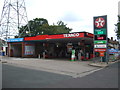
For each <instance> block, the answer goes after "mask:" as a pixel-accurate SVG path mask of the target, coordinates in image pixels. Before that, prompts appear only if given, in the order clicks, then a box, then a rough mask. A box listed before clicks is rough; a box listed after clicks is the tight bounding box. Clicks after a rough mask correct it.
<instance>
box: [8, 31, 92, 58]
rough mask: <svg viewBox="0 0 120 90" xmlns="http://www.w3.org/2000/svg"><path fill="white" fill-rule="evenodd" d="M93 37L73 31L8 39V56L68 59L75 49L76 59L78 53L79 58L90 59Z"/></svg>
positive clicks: (86, 33) (89, 34)
mask: <svg viewBox="0 0 120 90" xmlns="http://www.w3.org/2000/svg"><path fill="white" fill-rule="evenodd" d="M93 37H94V35H93V34H91V33H88V32H75V33H67V34H54V35H37V36H34V37H24V38H13V39H8V56H9V57H39V58H66V59H70V57H71V52H72V49H75V56H76V59H78V58H79V55H78V54H79V53H81V56H80V59H91V58H93V47H94V46H93Z"/></svg>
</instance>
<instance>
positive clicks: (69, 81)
mask: <svg viewBox="0 0 120 90" xmlns="http://www.w3.org/2000/svg"><path fill="white" fill-rule="evenodd" d="M119 64H120V63H119ZM118 66H119V68H120V65H118V63H115V64H112V65H110V66H109V67H107V68H104V69H102V70H99V71H96V72H94V73H92V74H89V75H87V76H84V77H78V78H72V77H71V76H67V75H60V74H55V73H50V72H44V71H39V70H33V69H26V68H20V67H15V66H11V65H6V64H3V66H2V69H3V72H2V73H3V74H2V75H3V79H2V83H3V88H118Z"/></svg>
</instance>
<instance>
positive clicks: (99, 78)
mask: <svg viewBox="0 0 120 90" xmlns="http://www.w3.org/2000/svg"><path fill="white" fill-rule="evenodd" d="M118 69H120V62H119V63H115V64H112V65H110V66H109V67H107V68H104V69H102V70H99V71H96V72H94V73H92V74H89V75H87V76H84V77H81V78H74V79H69V80H66V81H64V82H61V83H57V84H54V85H49V86H47V87H49V88H61V87H62V88H118V84H120V83H118V75H120V72H119V74H118ZM119 86H120V85H119Z"/></svg>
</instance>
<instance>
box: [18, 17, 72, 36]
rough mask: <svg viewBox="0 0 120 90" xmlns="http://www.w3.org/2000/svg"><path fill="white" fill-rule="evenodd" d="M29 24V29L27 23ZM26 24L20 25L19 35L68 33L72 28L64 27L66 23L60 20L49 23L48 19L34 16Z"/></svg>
mask: <svg viewBox="0 0 120 90" xmlns="http://www.w3.org/2000/svg"><path fill="white" fill-rule="evenodd" d="M28 24H29V26H30V31H29V29H28V28H27V25H28ZM28 24H27V25H25V26H22V27H21V28H20V30H19V36H20V37H26V36H36V35H45V34H60V33H69V32H70V31H71V30H72V29H70V28H68V27H66V24H64V22H62V21H58V22H57V25H54V24H53V25H49V24H48V21H47V20H46V19H43V18H35V19H33V20H30V21H29V22H28Z"/></svg>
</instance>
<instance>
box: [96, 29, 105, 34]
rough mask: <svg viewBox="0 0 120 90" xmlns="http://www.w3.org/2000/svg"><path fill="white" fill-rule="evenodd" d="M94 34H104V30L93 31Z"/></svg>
mask: <svg viewBox="0 0 120 90" xmlns="http://www.w3.org/2000/svg"><path fill="white" fill-rule="evenodd" d="M94 34H95V35H101V34H106V29H95V30H94Z"/></svg>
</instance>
